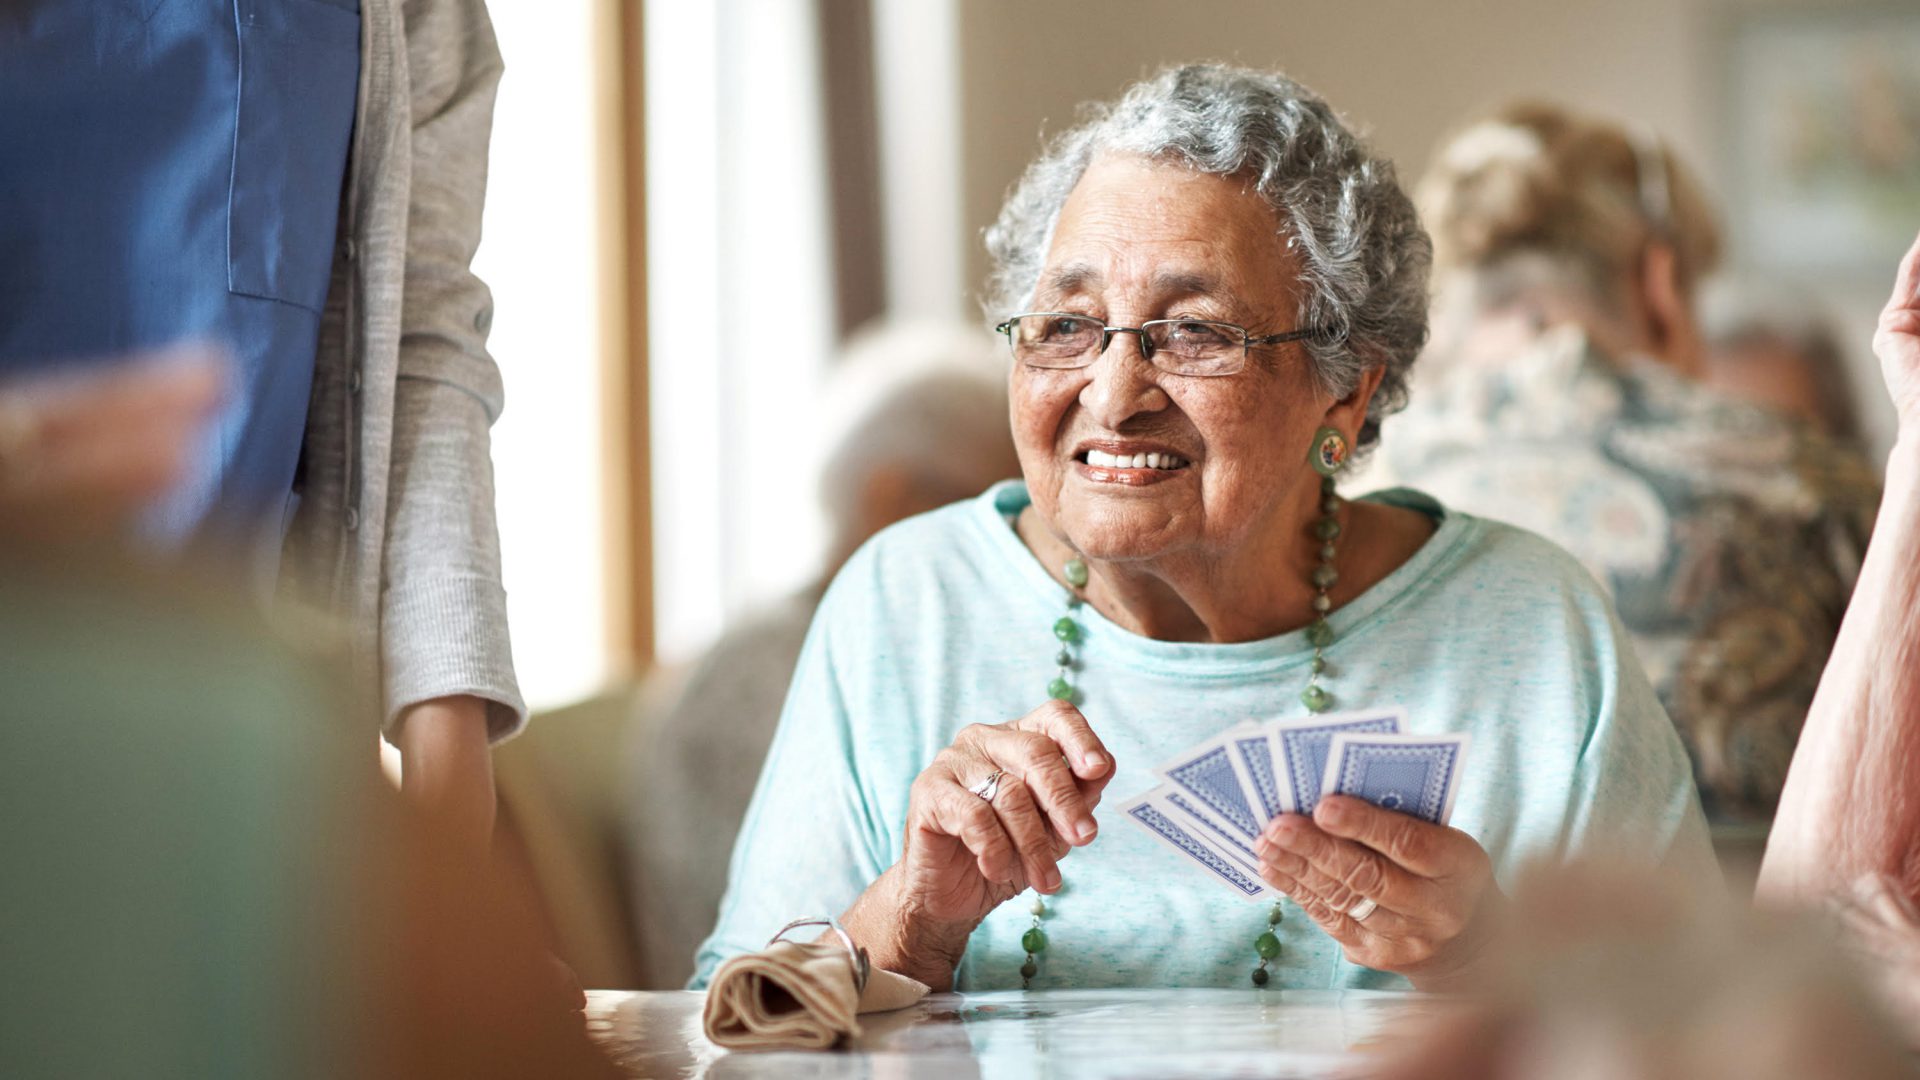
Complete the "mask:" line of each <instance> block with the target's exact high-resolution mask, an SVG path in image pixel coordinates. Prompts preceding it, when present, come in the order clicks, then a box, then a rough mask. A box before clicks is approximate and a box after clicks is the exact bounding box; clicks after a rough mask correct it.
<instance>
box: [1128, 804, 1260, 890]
mask: <svg viewBox="0 0 1920 1080" xmlns="http://www.w3.org/2000/svg"><path fill="white" fill-rule="evenodd" d="M1154 793H1155V795H1156V797H1155V799H1154V805H1155V806H1158V807H1159V808H1160V809H1161V810H1162V811H1165V812H1166V813H1168V814H1169V815H1170V816H1171V817H1172V818H1173V819H1174V821H1175V822H1177V823H1178V824H1181V825H1184V826H1187V827H1188V831H1189V832H1191V833H1193V835H1194V837H1195V838H1196V839H1198V840H1199V841H1200V842H1202V843H1204V844H1207V845H1209V846H1211V847H1212V848H1214V849H1215V850H1216V851H1218V852H1219V853H1220V854H1221V855H1222V856H1224V857H1225V858H1226V859H1228V860H1229V861H1231V862H1233V863H1236V864H1238V865H1239V867H1240V868H1241V869H1242V870H1245V871H1247V872H1248V873H1250V874H1253V875H1255V876H1258V875H1259V873H1260V856H1258V855H1256V854H1254V853H1253V842H1252V841H1250V840H1248V839H1247V838H1246V837H1244V836H1241V835H1240V833H1239V831H1238V830H1236V829H1234V827H1233V826H1231V825H1228V824H1227V823H1226V822H1224V821H1222V820H1220V817H1219V815H1217V814H1214V813H1213V812H1212V811H1210V810H1208V809H1207V808H1206V807H1204V806H1201V805H1199V803H1198V802H1196V801H1195V800H1194V799H1193V797H1192V796H1190V795H1188V794H1187V793H1186V792H1184V791H1182V790H1180V789H1179V788H1177V787H1175V786H1173V785H1171V784H1162V785H1160V786H1159V787H1158V788H1155V789H1154Z"/></svg>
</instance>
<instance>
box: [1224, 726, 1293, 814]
mask: <svg viewBox="0 0 1920 1080" xmlns="http://www.w3.org/2000/svg"><path fill="white" fill-rule="evenodd" d="M1225 737H1226V740H1227V749H1228V750H1229V751H1230V753H1229V754H1228V757H1229V759H1230V760H1231V761H1232V762H1233V766H1234V772H1235V773H1236V774H1237V775H1238V776H1239V778H1240V786H1241V788H1242V789H1243V790H1244V791H1245V792H1246V793H1247V795H1248V796H1249V797H1250V798H1251V800H1252V803H1253V808H1254V809H1255V810H1257V811H1259V816H1260V824H1261V825H1262V827H1264V826H1265V825H1266V823H1267V822H1269V821H1272V820H1273V819H1274V817H1275V816H1276V815H1279V814H1283V813H1285V812H1286V809H1287V804H1286V800H1285V798H1284V797H1283V796H1282V795H1281V787H1282V785H1281V781H1280V770H1279V768H1278V763H1277V762H1276V761H1275V760H1274V757H1273V738H1272V736H1271V735H1270V734H1269V733H1268V731H1267V729H1266V728H1264V727H1261V726H1260V725H1258V724H1243V725H1241V726H1240V727H1237V728H1234V729H1233V730H1231V731H1228V732H1226V736H1225Z"/></svg>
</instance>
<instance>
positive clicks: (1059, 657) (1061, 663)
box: [1053, 649, 1073, 667]
mask: <svg viewBox="0 0 1920 1080" xmlns="http://www.w3.org/2000/svg"><path fill="white" fill-rule="evenodd" d="M1053 662H1054V665H1055V666H1056V667H1068V666H1071V665H1072V664H1073V654H1072V653H1070V652H1068V651H1067V650H1065V649H1061V650H1060V651H1059V652H1057V653H1054V654H1053Z"/></svg>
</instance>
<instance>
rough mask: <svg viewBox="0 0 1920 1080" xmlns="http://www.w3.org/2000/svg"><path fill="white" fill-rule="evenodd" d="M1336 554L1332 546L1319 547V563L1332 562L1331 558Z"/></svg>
mask: <svg viewBox="0 0 1920 1080" xmlns="http://www.w3.org/2000/svg"><path fill="white" fill-rule="evenodd" d="M1338 554H1339V552H1338V551H1336V550H1335V549H1334V546H1333V545H1332V544H1321V545H1320V561H1321V562H1332V561H1333V557H1334V556H1335V555H1338Z"/></svg>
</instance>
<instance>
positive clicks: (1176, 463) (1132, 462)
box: [1087, 450, 1187, 469]
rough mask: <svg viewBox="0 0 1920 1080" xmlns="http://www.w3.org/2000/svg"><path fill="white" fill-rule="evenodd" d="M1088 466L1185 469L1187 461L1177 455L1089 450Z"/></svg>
mask: <svg viewBox="0 0 1920 1080" xmlns="http://www.w3.org/2000/svg"><path fill="white" fill-rule="evenodd" d="M1087 464H1089V465H1092V466H1094V467H1095V468H1101V469H1184V468H1186V467H1187V459H1186V458H1183V457H1180V456H1178V455H1175V454H1161V453H1152V454H1109V453H1107V452H1106V451H1105V450H1088V451H1087Z"/></svg>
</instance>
